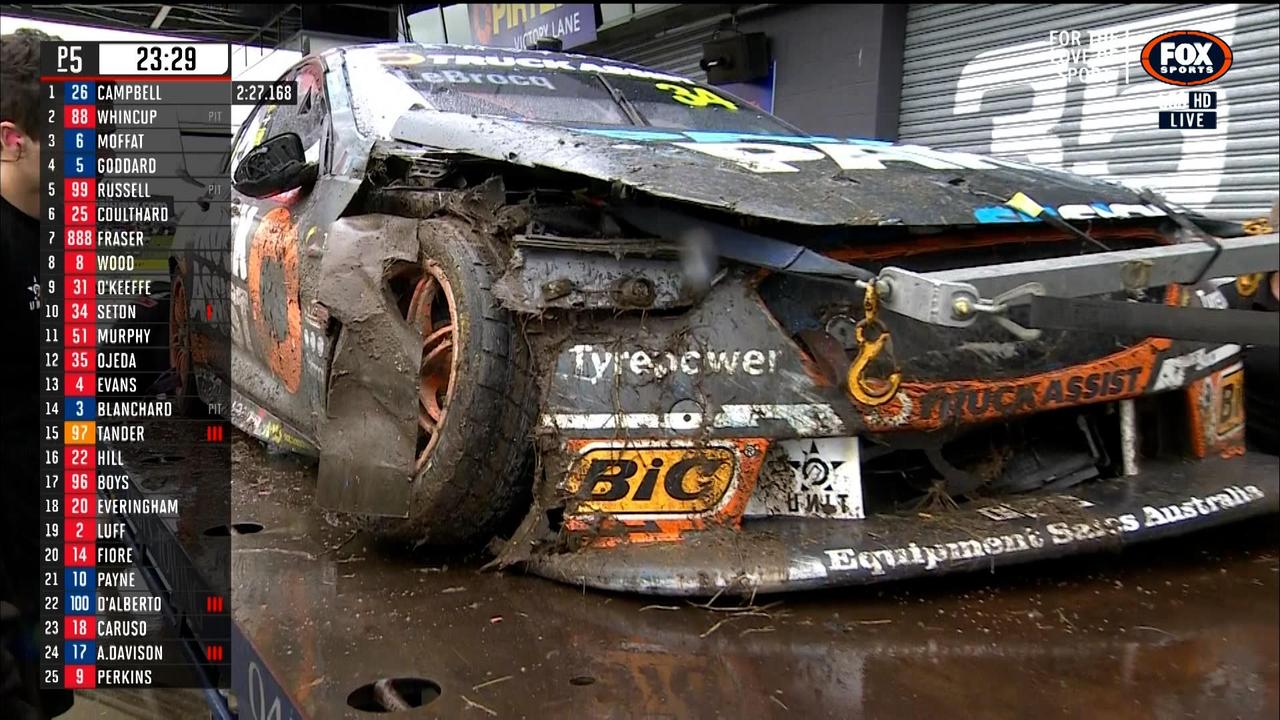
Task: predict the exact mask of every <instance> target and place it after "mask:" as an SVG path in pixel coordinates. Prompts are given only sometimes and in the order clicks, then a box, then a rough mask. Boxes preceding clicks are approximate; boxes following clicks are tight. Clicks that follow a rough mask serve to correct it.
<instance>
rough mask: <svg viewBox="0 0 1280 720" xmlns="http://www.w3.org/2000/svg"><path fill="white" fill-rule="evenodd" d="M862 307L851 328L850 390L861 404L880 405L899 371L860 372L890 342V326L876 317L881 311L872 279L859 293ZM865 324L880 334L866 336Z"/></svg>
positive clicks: (891, 392)
mask: <svg viewBox="0 0 1280 720" xmlns="http://www.w3.org/2000/svg"><path fill="white" fill-rule="evenodd" d="M862 310H863V315H862V319H861V320H859V321H858V324H857V325H855V326H854V328H853V337H854V339H855V340H857V342H858V357H856V358H854V360H853V365H850V366H849V393H850V394H851V395H853V397H854V399H856V400H857V401H858V402H860V403H862V404H863V405H872V406H874V405H883V404H885V403H887V402H889V401H890V400H892V399H893V397H894V395H896V394H897V393H898V385H900V384H901V383H902V373H901V372H898V371H897V370H895V371H893V372H892V373H890V375H889V377H887V378H884V379H879V378H869V377H864V376H863V373H864V372H866V369H867V365H869V364H870V363H871V361H872V360H875V359H876V357H877V356H878V355H880V352H881V351H882V350H883V349H884V346H885V344H886V343H888V342H889V329H888V328H886V327H885V326H884V323H882V322H880V320H879V318H878V317H877V315H878V314H879V311H880V293H879V291H877V290H876V284H875V281H874V280H873V281H871V282H869V283H867V292H866V294H865V295H863V297H862ZM867 328H874V329H876V330H879V331H880V332H879V335H877V336H876V338H875V339H874V340H868V339H867ZM894 366H895V367H896V366H897V364H896V363H895V364H894Z"/></svg>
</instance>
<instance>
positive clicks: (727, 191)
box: [391, 112, 1163, 226]
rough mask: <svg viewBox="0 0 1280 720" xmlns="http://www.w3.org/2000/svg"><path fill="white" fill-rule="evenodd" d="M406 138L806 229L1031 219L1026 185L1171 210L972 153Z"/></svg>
mask: <svg viewBox="0 0 1280 720" xmlns="http://www.w3.org/2000/svg"><path fill="white" fill-rule="evenodd" d="M391 134H392V136H393V137H394V139H396V140H400V141H404V142H409V143H413V144H417V145H423V146H427V147H432V148H439V149H442V150H447V151H454V152H459V153H465V154H468V155H474V156H478V157H484V158H489V159H492V160H498V161H502V162H509V163H514V164H519V165H524V166H527V167H545V168H548V169H553V170H559V171H563V172H569V173H574V174H577V175H582V176H586V177H589V178H593V179H596V180H602V181H606V182H614V183H619V184H621V185H624V186H628V187H631V188H634V189H636V190H640V191H643V192H645V193H648V194H650V195H653V196H657V197H662V198H669V199H674V200H681V201H685V202H689V203H696V204H699V205H703V206H706V207H710V208H715V209H720V210H726V211H729V212H733V213H737V214H741V215H749V216H754V217H760V218H767V219H772V220H781V221H786V222H794V223H800V224H805V225H826V226H831V225H885V224H890V225H896V224H903V225H915V226H928V225H957V224H961V225H971V224H976V223H1009V222H1014V223H1016V222H1027V221H1032V218H1030V217H1028V216H1025V215H1021V216H1020V215H1019V214H1018V213H1016V212H1014V211H1013V210H1011V209H1009V208H1007V207H1003V206H1002V204H1003V200H1004V199H1006V198H1009V197H1011V196H1012V195H1013V194H1015V193H1017V192H1022V193H1025V194H1026V195H1028V196H1030V197H1031V198H1033V199H1034V200H1035V201H1037V202H1038V203H1040V204H1041V205H1043V206H1045V207H1047V208H1050V210H1057V209H1059V208H1062V206H1067V207H1066V208H1065V209H1063V212H1062V214H1063V215H1064V217H1078V218H1080V219H1085V218H1090V219H1095V218H1108V217H1116V218H1128V217H1142V216H1158V215H1163V213H1161V212H1160V211H1158V210H1156V209H1155V208H1152V207H1149V206H1147V205H1145V204H1143V202H1142V200H1141V199H1140V198H1139V197H1138V195H1137V193H1135V192H1134V191H1132V190H1129V189H1127V188H1125V187H1122V186H1119V185H1116V184H1113V183H1109V182H1103V181H1099V180H1094V179H1090V178H1084V177H1080V176H1076V175H1071V174H1069V173H1064V172H1059V171H1055V170H1048V169H1042V168H1037V167H1032V166H1028V165H1022V164H1018V163H1012V162H1009V161H1005V160H997V159H994V158H990V157H985V156H979V155H973V154H969V153H954V152H942V151H937V150H931V149H927V148H921V147H918V146H909V145H893V144H890V143H885V142H880V141H870V140H843V139H837V138H831V137H791V136H777V135H743V134H738V133H697V132H674V131H655V130H625V129H594V128H572V127H565V126H561V125H550V124H545V123H530V122H521V121H515V120H507V119H502V118H491V117H477V116H473V115H464V114H456V113H443V112H410V113H407V114H406V115H404V116H403V117H401V118H400V119H399V120H398V121H397V122H396V124H395V126H394V127H393V129H392V131H391Z"/></svg>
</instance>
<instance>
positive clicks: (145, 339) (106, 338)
mask: <svg viewBox="0 0 1280 720" xmlns="http://www.w3.org/2000/svg"><path fill="white" fill-rule="evenodd" d="M103 282H104V281H102V280H99V281H98V294H99V295H124V294H126V293H114V292H113V293H105V292H103V291H102V283H103ZM140 282H145V283H148V284H150V282H151V281H150V280H142V281H140ZM129 294H133V295H137V294H138V293H129ZM145 294H147V295H150V294H151V291H150V290H149V289H148V290H147V291H146V293H145ZM149 342H151V328H114V327H113V328H98V344H99V345H146V344H147V343H149Z"/></svg>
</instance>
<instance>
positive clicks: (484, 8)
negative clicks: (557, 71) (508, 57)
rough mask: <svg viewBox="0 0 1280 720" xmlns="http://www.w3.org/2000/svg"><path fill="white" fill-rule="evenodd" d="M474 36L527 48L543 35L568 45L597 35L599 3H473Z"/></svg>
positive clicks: (483, 41) (495, 43)
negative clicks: (597, 4)
mask: <svg viewBox="0 0 1280 720" xmlns="http://www.w3.org/2000/svg"><path fill="white" fill-rule="evenodd" d="M467 13H468V15H469V19H470V21H471V39H472V40H473V41H474V42H475V43H476V44H477V45H490V46H493V47H509V48H515V49H517V50H524V49H525V48H527V47H530V46H532V45H533V44H534V43H535V42H537V41H538V40H539V39H541V38H557V39H559V40H560V41H561V42H562V43H563V47H564V48H565V49H568V48H572V47H577V46H579V45H585V44H587V43H589V42H593V41H595V39H596V6H595V5H592V4H569V5H565V4H561V3H469V4H468V5H467Z"/></svg>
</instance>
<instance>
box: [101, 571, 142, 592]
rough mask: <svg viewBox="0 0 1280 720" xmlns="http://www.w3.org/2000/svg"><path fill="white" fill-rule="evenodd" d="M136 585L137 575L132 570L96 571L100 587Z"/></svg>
mask: <svg viewBox="0 0 1280 720" xmlns="http://www.w3.org/2000/svg"><path fill="white" fill-rule="evenodd" d="M137 586H138V575H137V573H134V572H129V571H126V572H112V571H110V570H102V571H100V572H99V573H98V587H100V588H131V587H137Z"/></svg>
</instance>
